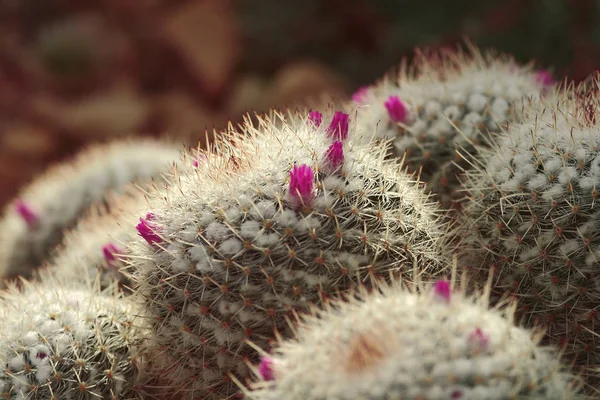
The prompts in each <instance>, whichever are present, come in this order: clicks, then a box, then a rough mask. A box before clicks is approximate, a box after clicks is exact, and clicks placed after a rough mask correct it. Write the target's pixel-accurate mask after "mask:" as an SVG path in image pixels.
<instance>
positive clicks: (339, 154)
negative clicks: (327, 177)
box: [324, 141, 344, 172]
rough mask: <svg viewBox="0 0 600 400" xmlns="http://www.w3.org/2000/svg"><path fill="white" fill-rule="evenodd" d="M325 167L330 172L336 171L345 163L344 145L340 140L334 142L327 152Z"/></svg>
mask: <svg viewBox="0 0 600 400" xmlns="http://www.w3.org/2000/svg"><path fill="white" fill-rule="evenodd" d="M324 164H325V167H326V169H327V170H328V172H335V171H336V170H337V169H338V168H340V167H341V166H342V164H344V145H343V143H342V142H340V141H336V142H334V143H333V144H332V145H331V146H329V148H328V149H327V152H326V153H325V162H324Z"/></svg>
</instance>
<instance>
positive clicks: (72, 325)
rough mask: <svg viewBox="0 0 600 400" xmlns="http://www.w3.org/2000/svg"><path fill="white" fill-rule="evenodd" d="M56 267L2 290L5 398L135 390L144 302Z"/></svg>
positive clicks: (33, 399)
mask: <svg viewBox="0 0 600 400" xmlns="http://www.w3.org/2000/svg"><path fill="white" fill-rule="evenodd" d="M53 271H54V270H40V271H38V273H39V274H40V275H41V278H42V280H41V281H39V282H30V281H25V280H23V281H22V283H21V287H19V288H17V287H16V285H15V284H14V282H12V283H10V284H9V288H8V289H6V290H4V291H2V292H1V294H0V365H1V370H2V372H0V393H2V398H6V399H23V400H25V399H27V400H48V399H52V400H71V399H82V400H83V399H90V400H92V399H106V400H114V399H129V398H134V397H135V383H136V382H137V375H138V364H139V359H138V356H137V353H136V343H137V342H138V340H139V339H140V337H142V336H143V334H142V333H141V332H142V330H141V329H140V328H137V327H136V326H135V325H134V324H133V321H134V318H135V316H136V315H137V314H138V311H137V306H136V305H135V304H134V303H132V302H131V301H130V300H129V299H128V298H125V297H123V296H122V295H121V294H119V293H118V292H117V291H114V290H112V289H113V288H109V289H107V290H105V291H102V292H101V291H100V290H99V289H98V286H97V285H96V286H93V285H90V286H85V285H81V283H80V282H77V283H76V284H74V285H73V284H71V282H69V281H68V280H64V279H62V278H60V277H57V276H54V275H53V273H52V272H53Z"/></svg>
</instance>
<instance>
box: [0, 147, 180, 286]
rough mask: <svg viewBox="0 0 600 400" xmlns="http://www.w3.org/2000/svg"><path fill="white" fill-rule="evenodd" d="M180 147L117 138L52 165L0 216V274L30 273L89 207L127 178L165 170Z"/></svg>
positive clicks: (120, 187)
mask: <svg viewBox="0 0 600 400" xmlns="http://www.w3.org/2000/svg"><path fill="white" fill-rule="evenodd" d="M181 150H183V146H178V145H174V144H168V143H163V142H158V141H154V140H150V139H138V140H125V141H116V142H112V143H109V144H102V145H96V146H93V147H91V148H89V149H88V150H87V151H84V152H82V153H80V154H79V155H78V156H77V157H76V158H75V159H74V160H72V161H70V162H66V163H63V164H59V165H56V166H55V167H53V168H51V169H50V170H49V171H48V172H47V173H46V174H45V175H44V176H43V177H41V178H38V179H37V180H36V181H35V182H33V183H32V184H31V185H29V186H28V187H27V188H25V189H24V190H23V191H22V193H21V195H20V196H19V198H18V199H17V200H15V201H14V202H13V203H12V204H10V205H9V206H8V208H7V209H6V210H5V213H4V218H3V220H0V232H1V233H0V235H2V236H1V238H0V276H2V278H3V279H6V278H13V277H15V276H16V275H22V276H25V277H27V276H30V275H31V272H32V271H33V270H34V269H35V268H37V267H39V266H41V265H42V264H43V263H44V262H45V261H47V260H48V258H49V257H50V256H51V251H52V249H53V248H54V246H56V245H58V244H59V243H60V242H61V241H62V238H63V233H64V231H65V230H66V229H69V228H71V227H72V226H73V225H74V224H75V223H76V221H77V219H78V218H79V217H80V216H81V214H82V213H83V212H85V210H86V209H88V207H90V206H91V205H93V204H101V203H102V202H104V201H105V199H106V195H107V193H108V192H111V191H112V192H119V191H121V190H123V189H124V188H125V187H127V185H128V184H130V183H131V182H132V181H134V182H138V183H143V182H148V181H150V180H151V179H153V178H157V177H159V176H160V174H161V173H166V172H167V171H168V170H169V168H170V167H171V166H172V165H173V164H174V163H175V162H178V161H179V159H180V151H181Z"/></svg>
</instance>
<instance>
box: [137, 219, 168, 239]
mask: <svg viewBox="0 0 600 400" xmlns="http://www.w3.org/2000/svg"><path fill="white" fill-rule="evenodd" d="M154 219H155V216H154V214H152V213H148V214H146V218H140V223H139V224H137V226H136V227H135V228H136V229H137V231H138V233H139V235H140V236H141V237H143V238H144V240H146V242H148V244H150V245H154V244H156V243H160V242H161V241H162V239H161V238H160V236H158V234H157V231H158V227H157V226H156V225H155V224H153V223H152V222H151V221H152V220H154Z"/></svg>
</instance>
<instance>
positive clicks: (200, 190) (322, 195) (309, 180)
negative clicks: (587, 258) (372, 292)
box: [129, 110, 444, 398]
mask: <svg viewBox="0 0 600 400" xmlns="http://www.w3.org/2000/svg"><path fill="white" fill-rule="evenodd" d="M241 134H242V135H240V133H238V132H236V131H235V130H233V128H230V131H229V132H225V133H223V134H222V135H220V139H219V141H218V142H217V143H216V144H215V146H214V149H213V150H212V151H209V152H207V154H206V159H205V160H204V162H202V163H200V165H199V166H198V167H197V168H195V169H187V170H182V171H181V173H180V176H179V177H177V178H176V179H174V180H173V182H175V184H174V186H173V187H172V188H171V189H169V190H167V191H165V192H157V193H156V194H154V196H151V198H150V202H151V203H150V204H151V208H150V209H149V212H148V214H147V215H146V216H142V218H141V219H140V223H139V224H138V230H139V232H140V235H141V236H142V238H143V239H145V240H139V241H138V242H137V243H134V244H133V246H132V248H131V249H130V257H129V260H130V264H131V269H132V271H134V275H133V280H134V281H135V282H136V289H137V290H136V293H135V295H136V296H139V297H140V298H143V299H145V309H146V314H147V315H146V316H147V317H148V318H149V319H151V320H152V321H153V324H154V328H153V334H152V338H151V343H153V347H154V350H153V351H154V355H150V356H149V358H150V359H152V360H153V361H154V362H155V363H156V370H157V372H156V374H157V376H158V375H159V376H160V380H162V384H160V385H159V384H157V386H162V387H163V388H166V389H170V390H171V391H177V390H179V391H180V392H178V393H177V394H176V396H179V397H182V398H183V397H184V396H187V397H186V398H230V397H231V398H233V397H235V396H237V395H239V391H238V389H237V387H235V385H234V384H233V383H232V382H231V380H230V379H229V377H228V373H229V372H230V371H231V372H233V373H234V374H235V375H237V376H238V377H240V378H243V377H244V376H246V375H247V374H248V371H247V368H246V365H245V363H244V360H245V359H246V358H248V357H250V358H252V357H254V356H255V354H254V353H253V352H252V351H251V349H249V348H248V347H247V346H246V345H245V340H246V339H247V338H252V340H254V341H255V342H257V343H261V344H262V345H267V344H268V342H269V340H272V339H274V331H275V330H280V329H281V330H282V334H283V333H284V332H285V329H286V327H287V324H286V323H285V320H286V317H288V316H290V315H292V314H293V312H294V311H302V310H305V309H307V308H308V307H309V306H310V305H311V304H322V303H323V302H326V301H327V299H329V298H332V297H335V296H336V295H337V294H338V292H342V293H343V292H344V291H346V290H348V289H349V288H351V287H353V286H356V285H358V284H361V283H362V284H369V283H370V282H371V283H372V282H374V281H376V280H378V279H389V277H390V276H392V275H395V276H398V275H406V276H410V277H412V276H413V275H419V274H423V275H427V276H429V275H435V274H436V273H438V272H440V271H439V267H440V266H441V265H442V261H443V258H444V251H443V249H441V248H440V247H439V246H438V243H440V241H441V233H442V232H443V231H444V228H443V225H442V224H441V222H440V214H439V209H438V207H437V205H436V204H435V202H431V201H430V200H429V198H428V196H427V195H426V194H425V193H424V191H423V190H422V187H421V186H420V185H419V183H418V182H415V181H413V180H412V178H411V177H410V176H409V175H406V174H405V173H403V171H402V166H401V165H399V164H398V163H397V162H395V161H385V160H384V158H385V153H386V148H385V146H379V147H377V146H376V147H372V146H369V145H363V144H358V142H359V138H357V137H356V134H355V131H354V124H353V123H352V121H351V119H350V116H349V115H348V114H345V113H343V112H340V111H336V112H333V110H327V111H326V112H324V113H321V112H319V111H315V110H313V111H311V112H308V111H302V112H298V113H294V112H290V113H289V115H285V114H282V113H276V112H274V113H272V117H270V118H267V117H260V116H259V117H258V123H253V122H252V121H251V120H250V119H248V120H246V122H245V123H244V124H243V125H242V126H241ZM407 279H409V278H407ZM150 347H152V346H150ZM159 389H160V388H156V389H155V391H158V390H159ZM171 395H173V394H171ZM204 396H206V397H204ZM179 397H178V398H179Z"/></svg>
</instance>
